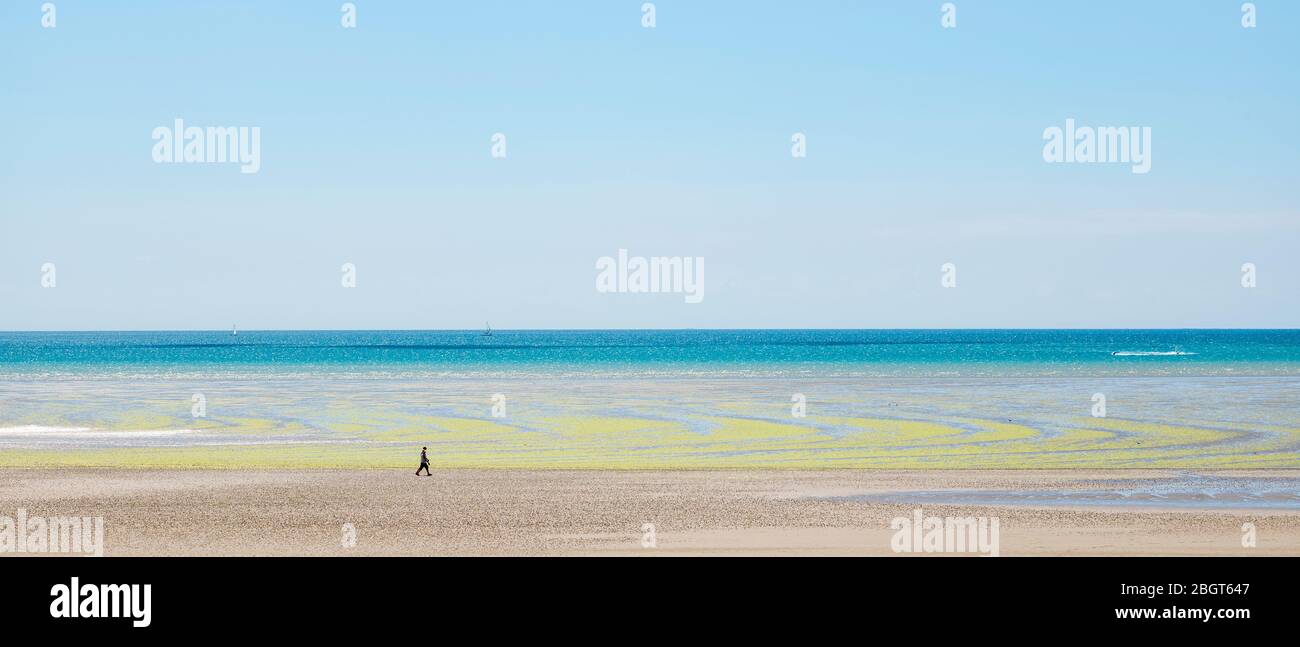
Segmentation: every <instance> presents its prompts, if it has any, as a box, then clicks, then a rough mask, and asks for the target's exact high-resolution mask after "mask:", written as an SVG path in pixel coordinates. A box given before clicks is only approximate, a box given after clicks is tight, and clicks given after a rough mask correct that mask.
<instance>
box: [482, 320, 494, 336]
mask: <svg viewBox="0 0 1300 647" xmlns="http://www.w3.org/2000/svg"><path fill="white" fill-rule="evenodd" d="M483 323H484V324H486V325H487V330H484V331H483V336H484V337H491V336H492V324H491V323H488V322H483Z"/></svg>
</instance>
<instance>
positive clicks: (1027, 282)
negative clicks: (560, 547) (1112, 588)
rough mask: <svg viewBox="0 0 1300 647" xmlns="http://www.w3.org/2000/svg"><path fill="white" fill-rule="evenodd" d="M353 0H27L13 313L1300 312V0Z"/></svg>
mask: <svg viewBox="0 0 1300 647" xmlns="http://www.w3.org/2000/svg"><path fill="white" fill-rule="evenodd" d="M354 3H355V5H356V7H357V19H358V20H357V27H356V28H355V29H344V28H343V27H342V26H341V25H340V16H341V13H340V5H341V4H342V2H334V1H318V0H311V1H308V0H302V1H294V2H270V1H266V2H252V1H249V2H241V1H235V0H226V1H221V2H217V1H194V2H163V1H156V2H152V1H132V2H126V1H122V2H107V1H103V0H93V1H92V0H55V1H54V3H53V4H54V5H55V7H56V14H55V15H56V20H57V26H56V27H55V28H53V29H46V28H42V26H41V17H42V12H41V4H42V3H41V2H40V1H38V0H30V1H29V0H5V2H4V3H3V4H0V150H3V153H4V154H3V155H0V329H5V330H60V329H74V330H89V329H220V328H228V327H230V326H231V325H232V324H235V323H238V324H239V326H240V327H241V328H243V329H256V328H268V329H269V328H301V329H314V328H328V329H341V328H477V327H481V326H482V325H483V322H484V321H491V322H492V325H493V327H495V328H498V329H509V328H679V327H725V328H735V327H744V328H762V327H846V328H849V327H851V328H858V327H865V328H874V327H1297V326H1300V299H1298V298H1297V297H1300V126H1298V125H1297V115H1298V114H1300V71H1298V68H1300V3H1297V2H1290V1H1283V0H1260V1H1259V2H1256V3H1255V4H1256V6H1257V21H1258V23H1257V24H1258V27H1256V28H1254V29H1246V28H1243V27H1242V25H1241V15H1242V14H1241V9H1240V6H1241V2H1239V1H1237V0H1227V1H1225V0H1204V1H1198V2H1182V1H1169V2H1138V3H1132V2H1118V1H1116V2H1106V1H1096V0H1078V1H1069V2H1030V1H1026V2H1012V1H998V2H991V1H986V0H980V1H976V0H955V2H954V4H955V5H956V6H957V27H956V28H954V29H944V28H943V27H942V26H941V24H940V18H941V11H940V5H941V4H942V3H941V2H938V1H933V2H932V1H929V0H926V1H915V0H890V1H884V2H872V1H865V0H863V1H852V2H850V1H837V2H833V1H829V0H827V1H816V0H813V1H809V2H761V1H753V0H749V1H745V2H723V1H709V2H701V1H690V2H687V1H683V0H663V1H660V2H656V3H655V5H656V26H655V27H654V28H653V29H647V28H644V27H642V24H641V21H642V9H641V5H642V0H631V1H628V0H601V1H593V2H567V1H566V2H524V1H512V2H491V1H474V2H396V1H393V0H354ZM176 118H183V119H184V120H185V121H186V123H187V125H198V126H258V127H260V128H261V169H260V171H259V172H258V173H256V174H241V173H240V172H239V169H238V167H237V166H234V165H229V164H197V165H186V164H174V165H173V164H158V163H154V161H153V160H152V157H151V151H152V148H153V145H154V141H153V140H152V138H151V132H152V131H153V129H154V128H155V127H158V126H171V124H172V122H173V120H174V119H176ZM1067 118H1073V119H1075V120H1076V122H1078V123H1079V124H1080V125H1097V126H1102V125H1105V126H1148V127H1150V128H1151V131H1152V141H1151V149H1152V166H1151V171H1150V172H1149V173H1147V174H1144V175H1143V174H1134V173H1131V172H1130V170H1129V166H1128V165H1123V164H1092V165H1088V164H1048V163H1046V162H1044V161H1043V145H1044V141H1043V131H1044V129H1045V128H1048V127H1051V126H1058V127H1063V126H1064V123H1065V120H1066V119H1067ZM498 132H500V133H504V134H505V135H506V136H507V146H508V148H507V158H506V159H493V158H492V157H491V155H490V147H491V141H490V138H491V137H492V135H493V133H498ZM796 132H802V133H805V134H806V136H807V152H808V154H807V157H806V158H802V159H796V158H793V157H792V156H791V136H792V134H793V133H796ZM619 248H626V249H628V250H629V253H630V254H632V255H645V256H691V257H703V258H704V259H705V267H706V272H705V299H704V300H703V302H702V303H697V304H690V303H686V302H685V301H684V299H683V298H682V296H681V295H671V294H608V293H599V292H597V291H596V289H595V279H596V270H595V264H596V260H597V259H598V258H599V257H602V256H614V255H616V254H617V251H618V249H619ZM47 262H50V263H54V264H55V267H56V272H57V274H56V277H57V287H55V288H52V289H51V288H43V287H42V286H41V279H42V272H41V267H42V265H43V264H44V263H47ZM349 262H350V263H353V264H355V266H356V267H357V287H356V288H354V289H347V288H343V287H341V285H340V276H341V274H340V266H341V265H343V264H344V263H349ZM949 262H951V263H954V264H955V265H956V266H957V287H956V288H952V289H945V288H943V287H941V285H940V266H941V265H943V264H944V263H949ZM1247 262H1249V263H1254V264H1255V265H1256V267H1257V272H1258V274H1257V281H1258V287H1256V288H1254V289H1246V288H1243V287H1242V286H1241V283H1240V280H1241V272H1240V268H1241V266H1242V264H1243V263H1247Z"/></svg>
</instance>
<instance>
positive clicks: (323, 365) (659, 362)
mask: <svg viewBox="0 0 1300 647" xmlns="http://www.w3.org/2000/svg"><path fill="white" fill-rule="evenodd" d="M209 371H217V372H222V371H226V372H246V373H250V374H257V373H277V372H282V373H296V372H305V373H309V374H310V373H325V374H336V373H344V374H348V373H361V374H364V373H374V372H379V373H385V372H392V373H396V374H401V373H410V372H415V373H432V374H439V373H443V374H458V373H464V374H469V375H481V374H494V373H500V374H524V375H527V374H548V373H549V374H554V373H560V374H575V375H582V374H607V373H619V374H631V375H636V374H646V375H660V374H669V375H671V374H678V375H683V376H686V375H702V376H708V375H751V374H753V375H777V376H780V375H804V376H814V377H815V376H825V377H829V376H839V375H850V376H851V375H867V376H871V375H881V376H889V375H907V376H925V375H936V376H978V375H1018V374H1026V375H1043V374H1047V375H1151V376H1158V375H1297V374H1300V330H600V331H581V330H555V331H552V330H519V331H514V330H509V331H494V332H493V334H491V335H490V336H489V335H485V334H484V332H483V331H240V332H239V334H237V335H234V334H232V332H231V331H229V330H225V331H207V332H202V331H200V332H6V333H0V375H8V376H10V377H13V378H19V377H22V376H24V375H28V376H30V375H33V374H35V375H41V374H74V375H75V374H82V375H93V374H96V373H127V374H131V373H145V374H149V373H156V372H162V373H176V372H180V373H203V372H209Z"/></svg>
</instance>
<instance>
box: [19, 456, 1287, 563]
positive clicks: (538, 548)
mask: <svg viewBox="0 0 1300 647" xmlns="http://www.w3.org/2000/svg"><path fill="white" fill-rule="evenodd" d="M411 471H413V470H411ZM411 471H408V470H285V471H267V470H144V469H62V470H51V469H22V468H8V469H0V515H7V516H10V517H13V516H15V515H16V511H17V509H18V508H23V509H25V510H26V511H27V514H28V515H43V516H63V515H76V516H103V517H104V522H105V527H106V535H107V536H106V540H105V554H107V555H641V556H652V555H893V554H894V553H893V551H892V550H891V548H890V538H891V536H892V535H893V534H894V531H893V530H891V529H890V527H889V524H890V521H891V520H892V519H893V518H895V517H900V516H905V517H911V515H912V511H913V509H914V508H916V507H918V506H917V505H915V504H908V503H879V502H866V501H862V500H858V499H843V498H837V497H845V496H857V495H862V494H864V493H869V492H891V491H892V492H900V491H914V490H936V489H949V488H961V489H975V490H980V489H987V490H1015V491H1023V490H1030V489H1054V490H1059V489H1067V490H1068V489H1072V488H1083V489H1086V488H1096V487H1104V486H1105V485H1106V483H1107V481H1111V480H1114V479H1125V480H1128V481H1129V482H1131V481H1132V479H1151V480H1153V481H1154V480H1159V479H1163V478H1169V477H1170V476H1171V473H1169V472H1162V471H1142V472H1138V471H1127V470H1124V471H1120V470H1109V471H1080V470H1074V471H979V472H973V471H868V470H835V471H768V470H743V471H742V470H737V471H558V470H538V471H507V470H450V471H442V472H438V471H435V472H434V475H433V476H432V477H417V476H414V475H413V474H412V473H411ZM1232 474H1234V475H1244V476H1247V477H1249V476H1252V475H1264V476H1267V475H1273V474H1276V472H1241V471H1237V472H1233V473H1232ZM1286 474H1287V475H1288V477H1294V476H1295V474H1294V473H1286ZM924 510H925V514H926V515H940V516H943V515H953V516H972V515H973V516H996V517H998V518H999V522H1000V529H1001V535H1000V542H999V543H1000V552H1001V554H1002V555H1004V556H1007V555H1295V554H1300V509H1296V508H1287V509H1274V510H1249V509H1235V510H1211V509H1206V508H1204V507H1200V508H1195V509H1189V508H1176V507H1170V508H1163V509H1162V508H1140V509H1139V508H1121V507H1117V506H1106V507H1086V508H1084V507H1072V508H1065V507H1021V506H1006V505H971V504H962V505H951V504H949V505H931V504H926V505H925V506H924ZM1246 522H1251V523H1254V524H1255V526H1256V528H1257V533H1258V535H1257V542H1258V545H1257V547H1255V548H1243V547H1242V524H1243V523H1246ZM344 524H352V526H353V527H355V529H356V543H355V546H351V547H346V546H344V541H343V539H344V535H345V532H344ZM644 524H653V525H654V531H655V544H656V546H655V547H653V548H643V547H642V540H643V532H642V528H643V526H644Z"/></svg>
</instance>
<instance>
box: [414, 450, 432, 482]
mask: <svg viewBox="0 0 1300 647" xmlns="http://www.w3.org/2000/svg"><path fill="white" fill-rule="evenodd" d="M428 450H429V448H428V447H421V448H420V468H419V469H417V470H415V475H416V476H419V475H420V470H424V475H425V476H433V472H430V471H429V454H428V453H427V452H428Z"/></svg>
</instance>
